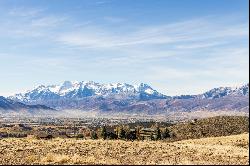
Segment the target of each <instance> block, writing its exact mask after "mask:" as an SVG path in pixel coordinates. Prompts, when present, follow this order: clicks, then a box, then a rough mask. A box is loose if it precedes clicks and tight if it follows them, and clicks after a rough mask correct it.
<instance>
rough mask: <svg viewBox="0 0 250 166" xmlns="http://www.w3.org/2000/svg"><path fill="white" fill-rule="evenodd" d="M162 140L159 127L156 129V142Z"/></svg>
mask: <svg viewBox="0 0 250 166" xmlns="http://www.w3.org/2000/svg"><path fill="white" fill-rule="evenodd" d="M160 139H161V130H160V128H159V126H157V127H156V140H160Z"/></svg>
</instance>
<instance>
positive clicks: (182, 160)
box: [0, 134, 249, 164]
mask: <svg viewBox="0 0 250 166" xmlns="http://www.w3.org/2000/svg"><path fill="white" fill-rule="evenodd" d="M248 137H249V134H240V135H234V136H226V137H211V138H202V139H194V140H185V141H178V142H173V143H169V142H164V141H144V142H143V141H134V142H128V141H127V142H126V141H121V140H114V141H112V140H110V141H109V140H107V141H103V140H75V139H59V138H58V139H53V140H36V139H33V138H20V139H14V138H8V139H2V140H0V164H249V161H248V160H249V155H248V153H249V146H248V145H249V139H248Z"/></svg>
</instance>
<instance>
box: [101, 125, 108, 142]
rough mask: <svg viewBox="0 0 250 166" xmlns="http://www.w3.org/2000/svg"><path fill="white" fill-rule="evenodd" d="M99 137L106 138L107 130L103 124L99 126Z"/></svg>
mask: <svg viewBox="0 0 250 166" xmlns="http://www.w3.org/2000/svg"><path fill="white" fill-rule="evenodd" d="M101 138H102V139H106V138H107V130H106V127H105V126H103V127H102V128H101Z"/></svg>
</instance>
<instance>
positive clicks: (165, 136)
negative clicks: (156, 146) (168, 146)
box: [162, 127, 170, 139]
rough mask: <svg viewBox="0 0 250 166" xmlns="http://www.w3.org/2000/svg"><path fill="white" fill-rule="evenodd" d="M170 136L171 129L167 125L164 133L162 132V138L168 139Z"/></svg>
mask: <svg viewBox="0 0 250 166" xmlns="http://www.w3.org/2000/svg"><path fill="white" fill-rule="evenodd" d="M169 137H170V131H169V129H168V128H167V127H166V128H165V130H164V132H163V134H162V138H164V139H166V138H169Z"/></svg>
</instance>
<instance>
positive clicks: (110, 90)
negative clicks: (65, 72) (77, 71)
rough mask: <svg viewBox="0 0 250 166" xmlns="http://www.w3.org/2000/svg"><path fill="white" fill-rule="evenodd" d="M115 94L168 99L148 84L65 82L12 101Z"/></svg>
mask: <svg viewBox="0 0 250 166" xmlns="http://www.w3.org/2000/svg"><path fill="white" fill-rule="evenodd" d="M114 94H123V95H124V94H127V95H130V96H139V97H140V98H141V99H143V100H146V99H157V98H161V99H162V98H166V97H167V96H165V95H163V94H161V93H159V92H157V91H156V90H154V89H152V88H151V87H150V86H149V85H147V84H143V83H141V84H138V85H129V84H126V83H109V84H100V83H96V82H93V81H82V82H77V81H74V82H71V81H65V82H64V83H62V84H60V85H49V86H44V85H40V86H38V87H36V88H34V89H33V90H30V91H27V92H26V93H22V94H21V93H19V94H16V95H15V96H12V97H10V99H13V100H17V101H23V102H30V101H37V100H38V101H39V100H53V99H62V98H67V99H81V98H84V97H89V96H98V95H101V96H104V97H105V96H109V95H114Z"/></svg>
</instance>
